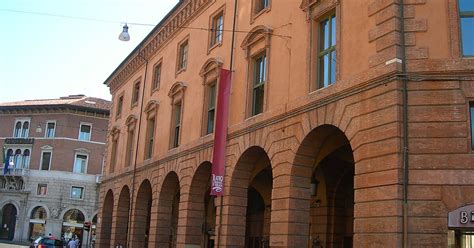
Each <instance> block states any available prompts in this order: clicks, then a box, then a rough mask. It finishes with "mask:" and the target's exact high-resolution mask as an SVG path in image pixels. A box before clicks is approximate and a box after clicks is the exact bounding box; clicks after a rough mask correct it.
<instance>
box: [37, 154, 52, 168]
mask: <svg viewBox="0 0 474 248" xmlns="http://www.w3.org/2000/svg"><path fill="white" fill-rule="evenodd" d="M52 156H53V151H51V150H47V151H42V152H41V163H40V170H50V169H51V159H52Z"/></svg>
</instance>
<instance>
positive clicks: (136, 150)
mask: <svg viewBox="0 0 474 248" xmlns="http://www.w3.org/2000/svg"><path fill="white" fill-rule="evenodd" d="M140 52H141V50H140V49H138V56H139V57H140V58H142V59H143V60H144V61H145V75H144V76H143V86H142V95H141V102H140V112H139V113H138V122H137V127H136V128H137V143H136V145H135V156H134V157H135V159H134V163H133V172H132V185H131V187H132V188H131V192H130V206H129V208H128V209H129V210H128V227H127V247H132V245H131V230H132V228H131V224H132V213H133V211H132V209H133V199H134V192H135V175H136V172H137V160H138V144H139V143H140V127H141V121H142V112H143V103H144V102H145V84H146V74H147V70H148V60H147V59H146V58H145V56H143V55H142V54H141V53H140ZM147 245H148V244H147Z"/></svg>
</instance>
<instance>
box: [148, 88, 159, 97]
mask: <svg viewBox="0 0 474 248" xmlns="http://www.w3.org/2000/svg"><path fill="white" fill-rule="evenodd" d="M159 90H160V86H158V87H156V88H154V89H152V90H151V93H150V95H153V94H154V93H155V92H157V91H159Z"/></svg>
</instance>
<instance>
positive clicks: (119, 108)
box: [115, 93, 123, 118]
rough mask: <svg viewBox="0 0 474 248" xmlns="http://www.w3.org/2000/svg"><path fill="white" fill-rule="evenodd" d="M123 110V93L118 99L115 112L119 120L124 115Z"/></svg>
mask: <svg viewBox="0 0 474 248" xmlns="http://www.w3.org/2000/svg"><path fill="white" fill-rule="evenodd" d="M122 108H123V93H122V94H121V95H120V96H118V97H117V105H116V111H115V117H116V118H119V117H120V116H121V115H122Z"/></svg>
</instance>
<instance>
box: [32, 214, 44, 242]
mask: <svg viewBox="0 0 474 248" xmlns="http://www.w3.org/2000/svg"><path fill="white" fill-rule="evenodd" d="M46 217H47V213H46V209H44V207H36V208H35V209H33V211H31V216H30V240H35V239H36V238H38V237H40V236H44V235H45V225H46Z"/></svg>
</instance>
